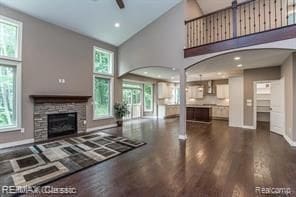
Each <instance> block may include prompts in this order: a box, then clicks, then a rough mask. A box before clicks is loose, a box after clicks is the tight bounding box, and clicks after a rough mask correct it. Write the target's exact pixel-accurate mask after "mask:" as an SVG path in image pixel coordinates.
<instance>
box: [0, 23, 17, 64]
mask: <svg viewBox="0 0 296 197" xmlns="http://www.w3.org/2000/svg"><path fill="white" fill-rule="evenodd" d="M17 30H18V27H17V26H14V25H11V24H8V23H5V22H2V21H1V20H0V56H4V57H11V58H16V57H17V43H18V40H17V37H18V36H17Z"/></svg>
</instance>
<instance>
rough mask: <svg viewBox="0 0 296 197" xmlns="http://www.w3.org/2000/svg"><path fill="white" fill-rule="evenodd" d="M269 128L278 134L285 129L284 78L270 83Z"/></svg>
mask: <svg viewBox="0 0 296 197" xmlns="http://www.w3.org/2000/svg"><path fill="white" fill-rule="evenodd" d="M270 130H271V131H272V132H275V133H277V134H280V135H283V134H284V131H285V84H284V78H282V79H281V80H278V81H273V82H272V83H271V109H270Z"/></svg>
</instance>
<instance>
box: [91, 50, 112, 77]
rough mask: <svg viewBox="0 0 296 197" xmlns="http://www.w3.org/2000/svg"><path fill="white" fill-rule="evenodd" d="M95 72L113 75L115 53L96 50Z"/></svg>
mask: <svg viewBox="0 0 296 197" xmlns="http://www.w3.org/2000/svg"><path fill="white" fill-rule="evenodd" d="M94 56H95V63H94V64H95V65H94V72H95V73H100V74H108V75H112V74H113V53H112V52H109V51H105V50H103V49H98V48H95V51H94Z"/></svg>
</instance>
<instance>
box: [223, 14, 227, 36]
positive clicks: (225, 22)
mask: <svg viewBox="0 0 296 197" xmlns="http://www.w3.org/2000/svg"><path fill="white" fill-rule="evenodd" d="M224 25H225V32H224V36H225V40H226V39H227V12H226V10H225V11H224Z"/></svg>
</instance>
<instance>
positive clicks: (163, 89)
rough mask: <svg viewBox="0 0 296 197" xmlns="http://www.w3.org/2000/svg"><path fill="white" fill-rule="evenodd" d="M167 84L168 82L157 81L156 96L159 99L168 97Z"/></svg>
mask: <svg viewBox="0 0 296 197" xmlns="http://www.w3.org/2000/svg"><path fill="white" fill-rule="evenodd" d="M169 97H170V96H169V86H168V83H164V82H161V83H158V98H159V99H165V98H169Z"/></svg>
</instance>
